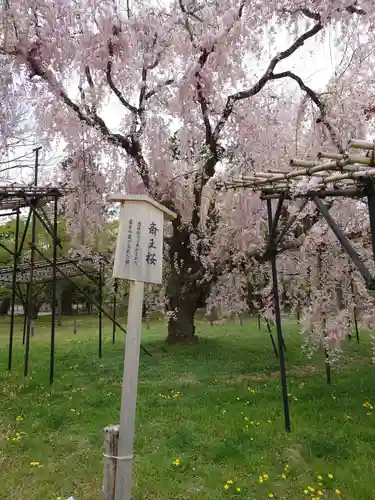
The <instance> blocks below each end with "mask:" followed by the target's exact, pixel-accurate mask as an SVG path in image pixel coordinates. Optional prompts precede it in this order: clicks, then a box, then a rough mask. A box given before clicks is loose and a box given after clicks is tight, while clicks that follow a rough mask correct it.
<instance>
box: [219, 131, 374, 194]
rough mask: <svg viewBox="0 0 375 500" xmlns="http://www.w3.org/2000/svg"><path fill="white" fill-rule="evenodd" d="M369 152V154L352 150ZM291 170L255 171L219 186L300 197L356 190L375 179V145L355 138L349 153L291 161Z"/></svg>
mask: <svg viewBox="0 0 375 500" xmlns="http://www.w3.org/2000/svg"><path fill="white" fill-rule="evenodd" d="M350 149H354V150H358V149H360V150H365V151H367V153H366V154H365V155H359V154H352V153H351V152H350V151H349V150H350ZM290 166H291V167H296V168H295V169H292V170H290V171H286V172H285V171H284V172H283V171H275V170H269V171H267V172H254V173H253V174H251V175H243V176H242V177H239V178H232V179H230V180H228V181H226V182H219V183H218V184H219V185H220V186H221V187H223V188H226V189H235V188H241V187H243V188H250V189H253V190H254V191H263V192H264V193H270V194H271V193H282V192H284V193H287V194H292V195H293V194H294V195H296V196H298V195H301V193H307V192H309V191H314V192H316V191H326V190H332V192H333V191H335V190H340V191H341V190H343V195H344V194H345V190H348V193H349V192H350V191H349V190H350V189H351V188H353V187H354V188H356V187H357V186H359V185H361V184H366V183H368V181H370V180H372V179H373V178H375V142H369V141H364V140H360V139H353V140H352V141H351V142H350V143H349V145H348V151H347V152H345V153H343V154H339V153H331V152H319V153H318V155H317V159H316V160H303V159H294V158H293V159H291V160H290Z"/></svg>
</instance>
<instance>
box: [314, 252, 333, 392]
mask: <svg viewBox="0 0 375 500" xmlns="http://www.w3.org/2000/svg"><path fill="white" fill-rule="evenodd" d="M323 248H324V244H323V245H320V246H319V247H318V251H317V262H316V268H317V271H318V280H319V282H318V286H319V287H320V286H321V273H322V251H323ZM326 326H327V322H326V318H325V317H324V318H323V321H322V328H323V336H324V338H326ZM324 358H325V369H326V380H327V384H328V385H331V365H330V363H329V353H328V349H327V347H325V346H324Z"/></svg>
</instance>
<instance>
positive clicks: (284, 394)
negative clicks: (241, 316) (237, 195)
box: [267, 200, 290, 432]
mask: <svg viewBox="0 0 375 500" xmlns="http://www.w3.org/2000/svg"><path fill="white" fill-rule="evenodd" d="M267 215H268V228H269V231H271V228H272V205H271V200H267ZM270 243H271V245H270V253H271V268H272V289H273V296H274V301H275V320H276V331H277V343H278V347H279V360H280V378H281V394H282V398H283V406H284V419H285V430H286V432H290V414H289V401H288V388H287V381H286V370H285V358H284V343H283V334H282V327H281V312H280V302H279V290H278V283H277V268H276V248H275V246H274V241H271V242H270Z"/></svg>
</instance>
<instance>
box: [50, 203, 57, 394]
mask: <svg viewBox="0 0 375 500" xmlns="http://www.w3.org/2000/svg"><path fill="white" fill-rule="evenodd" d="M57 202H58V197H57V195H55V197H54V199H53V238H52V244H53V255H52V311H51V312H52V315H51V352H50V369H49V382H50V384H51V385H52V384H53V378H54V373H55V330H56V295H57V294H56V292H57V290H56V287H57V276H56V268H57V264H56V261H57V243H58V238H57Z"/></svg>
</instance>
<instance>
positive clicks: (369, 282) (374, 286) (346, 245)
mask: <svg viewBox="0 0 375 500" xmlns="http://www.w3.org/2000/svg"><path fill="white" fill-rule="evenodd" d="M313 201H314V203H315V205H316V206H317V208H318V210H319V212H320V213H321V214H322V216H323V217H324V219H325V220H326V222H327V224H328V226H329V227H330V228H331V229H332V231H333V233H334V234H335V236H336V238H337V239H338V240H339V242H340V243H341V245H342V247H343V249H344V250H345V252H346V253H347V254H348V256H349V257H350V259H351V260H352V262H353V264H354V265H355V266H356V268H357V269H358V271H359V272H360V273H361V276H362V277H363V279H364V280H365V282H366V287H367V289H368V290H369V291H375V278H374V277H373V276H372V274H371V273H370V271H369V270H368V269H367V267H366V266H365V265H364V263H363V262H362V260H361V257H360V256H359V255H358V253H357V251H356V250H355V249H354V248H353V246H352V244H351V243H350V241H349V239H348V238H347V237H346V236H345V234H344V233H343V231H342V230H341V228H340V226H339V225H338V224H337V223H336V222H335V221H334V219H333V218H332V216H331V214H330V213H329V211H328V209H327V207H326V206H325V205H324V204H323V203H322V201H321V200H320V198H319V197H318V196H313Z"/></svg>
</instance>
